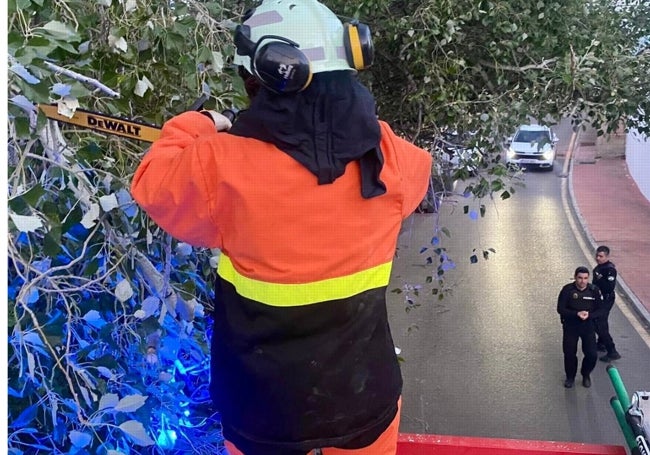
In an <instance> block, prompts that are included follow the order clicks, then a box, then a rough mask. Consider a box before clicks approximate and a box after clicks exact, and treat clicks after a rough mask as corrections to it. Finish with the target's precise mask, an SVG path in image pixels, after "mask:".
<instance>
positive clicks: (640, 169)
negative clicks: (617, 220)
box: [625, 130, 650, 201]
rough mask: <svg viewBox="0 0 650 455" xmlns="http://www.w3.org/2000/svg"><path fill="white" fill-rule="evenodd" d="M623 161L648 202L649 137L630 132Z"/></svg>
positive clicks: (649, 189) (649, 195)
mask: <svg viewBox="0 0 650 455" xmlns="http://www.w3.org/2000/svg"><path fill="white" fill-rule="evenodd" d="M625 160H626V161H627V167H628V169H629V170H630V175H632V178H633V179H634V181H635V182H636V185H637V186H638V187H639V189H640V190H641V193H643V195H644V196H645V197H646V199H648V200H649V201H650V137H647V136H643V135H640V134H639V133H638V132H637V131H636V130H632V131H630V132H629V133H628V134H627V137H626V140H625Z"/></svg>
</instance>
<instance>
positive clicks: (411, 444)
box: [397, 433, 627, 455]
mask: <svg viewBox="0 0 650 455" xmlns="http://www.w3.org/2000/svg"><path fill="white" fill-rule="evenodd" d="M511 454H512V455H514V454H518V455H566V454H579V455H627V452H626V450H625V448H624V447H623V446H613V445H596V444H583V443H576V442H556V441H531V440H519V439H498V438H477V437H468V436H446V435H434V434H411V433H400V435H399V439H398V440H397V455H511Z"/></svg>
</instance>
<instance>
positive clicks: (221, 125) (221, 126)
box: [201, 110, 232, 131]
mask: <svg viewBox="0 0 650 455" xmlns="http://www.w3.org/2000/svg"><path fill="white" fill-rule="evenodd" d="M201 114H203V115H205V116H206V117H208V118H210V119H211V120H212V121H213V122H214V126H215V127H216V128H217V131H228V130H229V129H230V127H232V123H231V122H230V120H229V119H228V117H226V116H225V115H223V114H220V113H219V112H217V111H208V110H203V111H201Z"/></svg>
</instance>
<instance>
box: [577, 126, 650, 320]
mask: <svg viewBox="0 0 650 455" xmlns="http://www.w3.org/2000/svg"><path fill="white" fill-rule="evenodd" d="M578 139H579V138H576V141H575V142H574V144H573V149H574V150H570V151H569V152H568V153H567V155H568V156H569V157H570V158H569V159H570V163H569V173H568V177H569V178H568V185H567V190H568V193H569V194H568V196H569V197H568V200H569V205H570V206H571V212H572V215H573V217H574V219H575V221H576V222H577V223H578V224H579V225H580V226H581V227H582V230H581V232H582V238H583V240H584V241H585V243H587V244H588V245H589V246H590V247H591V251H593V252H595V251H596V248H597V247H598V243H597V242H596V240H595V239H594V237H593V235H592V234H591V231H590V230H589V225H588V223H587V221H586V220H585V219H584V217H583V216H582V214H581V213H580V207H579V206H578V203H577V202H576V198H575V194H574V190H573V166H574V160H573V158H574V157H575V153H574V152H575V149H576V148H577V147H579V145H578V144H579V141H578ZM590 264H591V266H592V267H595V261H594V259H593V255H592V256H591V257H590ZM616 284H617V293H618V294H619V295H622V296H623V297H624V299H625V300H626V301H627V302H628V303H629V306H630V307H631V308H632V310H633V311H634V313H635V315H636V316H637V317H638V318H639V319H640V320H641V322H642V323H644V326H645V328H646V329H648V327H650V312H649V311H648V310H647V309H646V308H645V306H644V305H643V303H641V300H639V298H638V297H637V296H636V294H635V293H634V291H633V290H632V288H630V286H628V284H627V283H626V282H625V280H623V278H621V277H620V276H619V277H618V278H617V280H616Z"/></svg>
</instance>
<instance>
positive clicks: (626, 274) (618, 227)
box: [569, 130, 650, 327]
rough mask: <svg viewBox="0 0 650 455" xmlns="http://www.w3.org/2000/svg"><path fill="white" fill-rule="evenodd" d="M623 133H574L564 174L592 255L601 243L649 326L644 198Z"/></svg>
mask: <svg viewBox="0 0 650 455" xmlns="http://www.w3.org/2000/svg"><path fill="white" fill-rule="evenodd" d="M624 144H625V138H624V135H618V136H617V135H612V137H611V138H610V140H609V141H608V142H604V141H603V140H602V139H600V138H597V137H596V133H595V131H593V130H592V131H590V130H587V131H585V132H582V133H580V135H579V136H578V141H577V143H576V146H575V149H574V153H573V162H572V163H571V168H570V169H571V171H570V175H569V193H570V199H571V204H572V205H573V208H574V211H575V213H576V215H577V217H578V220H579V221H580V223H581V224H582V227H583V228H584V231H585V234H586V236H587V239H588V240H589V243H590V244H591V246H592V248H593V251H594V254H595V250H596V246H598V245H607V246H609V247H610V249H611V254H610V257H611V260H612V262H614V264H616V268H617V270H618V275H619V279H618V283H619V285H620V287H619V288H620V289H621V290H622V291H623V294H625V295H626V296H627V297H628V298H629V300H630V301H631V303H632V305H633V306H634V307H635V309H636V310H637V313H638V314H639V315H640V316H641V317H642V318H643V319H645V321H646V327H648V326H649V325H650V272H649V267H650V201H648V199H646V198H645V196H643V194H642V193H641V191H640V190H639V188H638V187H637V186H636V183H635V182H634V180H633V179H632V177H631V176H630V173H629V171H628V168H627V164H626V162H625V145H624Z"/></svg>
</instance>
